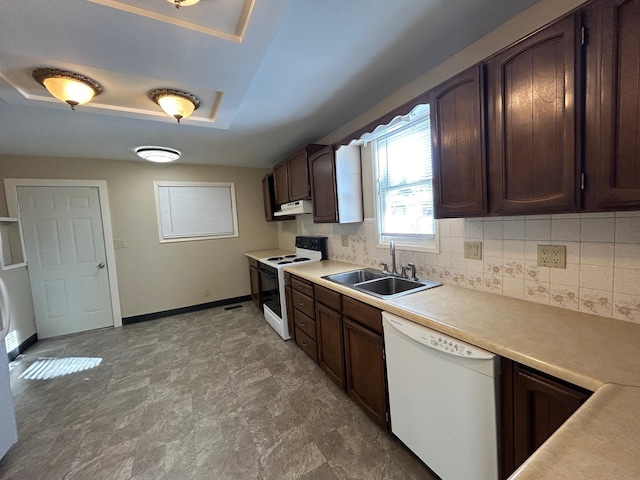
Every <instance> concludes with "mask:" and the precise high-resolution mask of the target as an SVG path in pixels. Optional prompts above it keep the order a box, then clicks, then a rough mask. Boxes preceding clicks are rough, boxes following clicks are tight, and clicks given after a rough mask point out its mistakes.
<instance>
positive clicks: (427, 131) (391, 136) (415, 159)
mask: <svg viewBox="0 0 640 480" xmlns="http://www.w3.org/2000/svg"><path fill="white" fill-rule="evenodd" d="M420 107H421V113H422V114H421V115H420V116H419V117H418V118H415V116H414V115H408V116H407V117H405V118H406V121H405V122H401V123H400V124H398V123H396V124H395V125H393V127H391V128H389V130H388V131H386V132H385V131H384V130H383V131H382V132H381V134H380V135H377V136H376V139H375V141H374V143H373V145H372V147H373V151H374V156H375V159H376V164H377V182H376V183H377V213H378V232H379V240H380V243H382V244H384V243H388V242H390V241H392V240H393V241H395V242H396V244H397V245H398V246H405V247H408V248H411V249H416V250H425V251H437V248H438V238H437V232H436V222H435V219H434V215H433V182H432V177H433V174H432V172H433V169H432V160H431V124H430V118H429V110H428V108H425V107H428V106H422V105H421V106H420ZM403 123H404V124H403Z"/></svg>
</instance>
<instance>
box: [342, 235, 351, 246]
mask: <svg viewBox="0 0 640 480" xmlns="http://www.w3.org/2000/svg"><path fill="white" fill-rule="evenodd" d="M340 242H341V244H342V246H343V247H348V246H349V235H340Z"/></svg>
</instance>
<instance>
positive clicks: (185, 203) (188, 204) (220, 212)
mask: <svg viewBox="0 0 640 480" xmlns="http://www.w3.org/2000/svg"><path fill="white" fill-rule="evenodd" d="M153 186H154V189H155V195H156V209H157V214H158V232H159V235H160V243H165V242H183V241H189V240H206V239H215V238H229V237H237V236H238V216H237V211H236V193H235V187H234V184H233V183H211V182H209V183H200V182H153Z"/></svg>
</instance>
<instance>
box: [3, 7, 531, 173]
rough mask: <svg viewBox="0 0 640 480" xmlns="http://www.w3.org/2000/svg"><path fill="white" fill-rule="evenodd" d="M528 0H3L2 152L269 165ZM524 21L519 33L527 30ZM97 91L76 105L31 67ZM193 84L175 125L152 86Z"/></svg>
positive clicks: (185, 86)
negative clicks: (151, 154)
mask: <svg viewBox="0 0 640 480" xmlns="http://www.w3.org/2000/svg"><path fill="white" fill-rule="evenodd" d="M535 2H536V0H484V1H482V2H478V1H471V0H397V1H393V2H388V1H383V0H373V1H367V2H362V1H353V0H351V1H345V0H322V1H317V0H201V1H200V2H199V3H197V4H195V5H193V6H188V7H181V8H180V9H176V8H175V7H174V6H173V5H172V4H171V3H169V2H167V1H166V0H56V1H55V2H53V1H47V0H20V1H19V2H15V1H14V2H0V132H2V135H0V154H8V155H38V156H40V155H42V156H53V157H77V158H103V159H113V160H136V157H135V155H134V153H133V150H134V149H135V147H137V146H139V145H158V144H159V145H164V146H167V147H171V148H175V149H178V150H180V151H182V152H183V157H182V159H181V160H180V162H184V163H201V164H220V165H242V166H271V165H273V164H274V163H276V161H277V160H278V159H280V158H282V157H284V156H285V155H286V154H288V153H290V152H291V151H293V150H294V149H296V148H297V147H298V146H300V145H303V144H305V143H309V142H315V141H318V139H320V138H322V137H324V136H326V135H327V134H328V133H330V132H332V131H334V130H335V129H337V128H338V127H340V126H341V125H343V124H345V123H346V122H348V121H349V120H351V119H353V118H355V117H357V116H358V115H360V114H361V113H362V112H364V111H365V110H367V109H368V108H370V107H371V106H373V105H375V104H376V103H378V102H379V101H380V100H382V99H383V98H385V97H387V96H389V95H390V94H392V93H393V92H395V91H397V90H398V89H399V88H401V87H402V86H404V85H406V84H407V83H409V82H410V81H412V80H413V79H415V78H416V77H418V76H419V75H420V74H422V73H424V72H426V71H428V70H429V69H430V68H432V67H433V66H435V65H437V64H438V63H440V62H441V61H442V60H444V59H445V58H447V57H449V56H451V55H452V54H454V53H455V52H457V51H459V50H460V49H462V48H464V47H465V46H466V45H468V44H470V43H471V42H473V41H474V40H476V39H478V38H479V37H481V36H482V35H484V34H485V33H487V32H488V31H490V30H491V29H493V28H495V27H496V26H497V25H499V24H500V23H502V22H504V21H505V20H507V19H508V18H510V17H512V16H513V15H515V14H517V13H518V12H520V11H522V10H524V9H525V8H527V7H528V6H530V5H532V4H533V3H535ZM524 33H527V32H523V34H524ZM39 67H49V68H59V69H66V70H71V71H74V72H78V73H81V74H83V75H86V76H89V77H91V78H93V79H94V80H96V81H97V82H99V83H100V84H101V85H102V86H103V88H104V92H103V93H102V94H101V95H98V96H96V97H95V98H94V99H93V100H92V101H91V102H90V103H88V104H86V105H82V106H79V107H78V108H77V109H76V110H75V111H71V110H70V109H69V108H68V106H66V105H65V104H63V103H61V102H58V101H56V100H54V99H53V98H52V97H51V96H50V95H49V94H48V92H46V90H45V89H44V88H43V87H42V86H41V85H39V84H38V83H37V82H36V81H35V80H34V79H33V78H32V76H31V72H32V71H33V70H34V69H35V68H39ZM157 88H173V89H177V90H183V91H186V92H189V93H192V94H194V95H196V96H197V97H198V98H199V99H200V100H201V107H200V108H199V109H198V110H196V111H195V112H194V114H193V115H192V116H191V117H189V118H187V119H184V120H183V121H182V122H181V123H180V124H179V125H178V124H176V122H175V121H174V120H173V119H172V118H170V117H168V116H167V115H166V114H164V113H163V112H162V110H161V109H160V108H159V107H158V105H156V104H155V103H154V102H153V101H152V100H150V99H149V97H148V92H149V91H150V90H152V89H157Z"/></svg>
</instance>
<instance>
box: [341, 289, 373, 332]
mask: <svg viewBox="0 0 640 480" xmlns="http://www.w3.org/2000/svg"><path fill="white" fill-rule="evenodd" d="M342 314H343V315H344V316H346V317H349V318H350V319H351V320H355V321H356V322H358V323H359V324H361V325H363V326H365V327H367V328H369V329H371V330H373V331H374V332H377V333H380V334H382V311H381V310H378V309H377V308H376V307H372V306H370V305H367V304H366V303H362V302H359V301H357V300H354V299H353V298H350V297H344V298H343V299H342Z"/></svg>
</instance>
